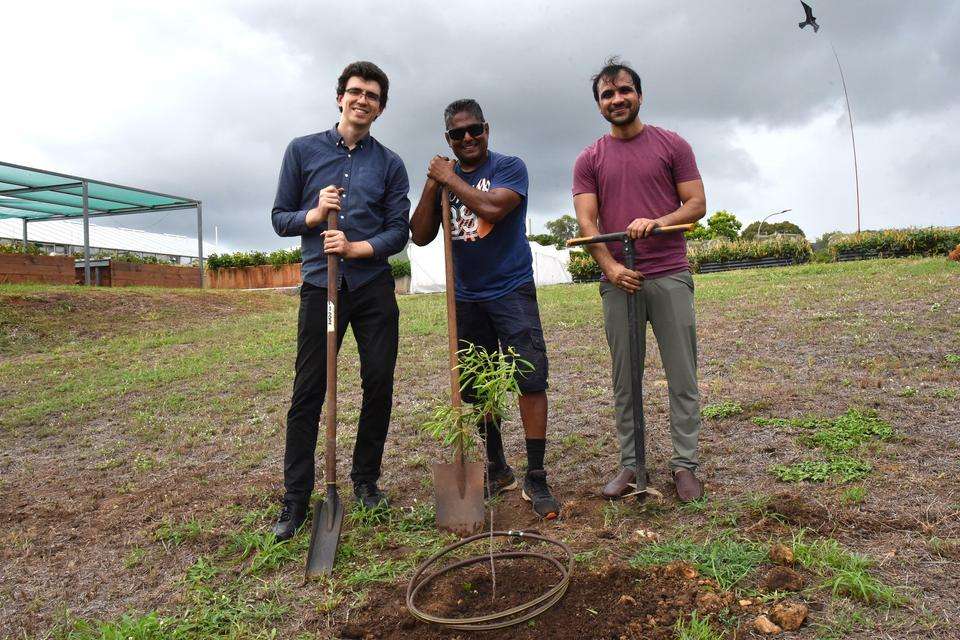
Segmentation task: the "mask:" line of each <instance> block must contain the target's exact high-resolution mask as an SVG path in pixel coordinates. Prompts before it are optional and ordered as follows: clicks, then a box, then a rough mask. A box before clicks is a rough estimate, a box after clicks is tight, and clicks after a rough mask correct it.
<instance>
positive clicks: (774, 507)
mask: <svg viewBox="0 0 960 640" xmlns="http://www.w3.org/2000/svg"><path fill="white" fill-rule="evenodd" d="M767 511H769V512H770V513H772V514H773V515H775V516H778V517H780V518H782V519H783V520H785V521H786V522H787V523H789V524H792V525H794V526H799V527H806V528H808V529H818V530H819V529H822V528H823V527H824V526H829V521H830V514H829V512H828V511H827V508H826V507H824V506H823V505H822V504H820V503H817V502H814V501H813V500H811V499H810V498H807V497H805V496H803V495H801V494H799V493H787V492H784V493H778V494H777V495H775V496H773V498H772V499H771V500H770V503H769V504H768V505H767Z"/></svg>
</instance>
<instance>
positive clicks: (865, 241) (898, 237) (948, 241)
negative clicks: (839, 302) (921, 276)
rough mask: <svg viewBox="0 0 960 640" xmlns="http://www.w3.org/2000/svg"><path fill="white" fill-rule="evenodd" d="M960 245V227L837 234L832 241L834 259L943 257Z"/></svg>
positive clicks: (831, 249) (831, 247) (830, 246)
mask: <svg viewBox="0 0 960 640" xmlns="http://www.w3.org/2000/svg"><path fill="white" fill-rule="evenodd" d="M957 244H960V227H927V228H924V229H887V230H884V231H863V232H861V233H860V234H855V233H850V234H843V235H840V234H837V235H834V236H832V237H831V238H830V243H829V248H830V252H831V253H832V254H833V256H834V257H836V256H837V254H839V253H842V252H848V251H849V252H856V253H864V254H874V253H875V254H878V255H881V256H943V255H947V254H949V253H950V250H951V249H953V248H954V247H955V246H956V245H957Z"/></svg>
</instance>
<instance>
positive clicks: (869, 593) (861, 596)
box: [791, 531, 906, 608]
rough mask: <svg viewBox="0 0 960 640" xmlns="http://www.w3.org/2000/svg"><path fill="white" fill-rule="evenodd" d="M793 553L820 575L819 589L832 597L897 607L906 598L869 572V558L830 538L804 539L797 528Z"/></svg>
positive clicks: (793, 542)
mask: <svg viewBox="0 0 960 640" xmlns="http://www.w3.org/2000/svg"><path fill="white" fill-rule="evenodd" d="M791 546H792V548H793V552H794V555H795V557H796V559H797V562H799V563H800V564H801V565H803V566H804V567H807V568H809V569H811V570H813V571H814V572H816V573H818V574H820V575H821V576H824V582H823V583H822V584H821V587H822V588H825V589H827V590H828V591H830V593H831V594H832V595H834V596H845V597H847V598H851V599H853V600H859V601H861V602H863V603H865V604H868V605H877V606H883V607H887V608H889V607H894V606H900V605H902V604H904V603H905V602H906V598H904V596H903V595H901V594H900V593H899V592H898V591H897V590H896V589H894V588H893V587H891V586H889V585H886V584H884V583H883V582H882V581H881V580H880V579H878V578H877V577H876V576H874V575H872V574H871V573H870V571H869V570H870V568H871V567H873V565H874V563H873V560H871V559H870V558H868V557H866V556H863V555H860V554H858V553H853V552H851V551H848V550H847V549H845V548H844V547H843V546H842V545H841V544H840V543H839V542H837V541H836V540H833V539H831V538H825V539H816V540H811V541H807V539H806V534H805V532H803V531H799V532H798V533H797V534H795V536H794V538H793V541H792V543H791Z"/></svg>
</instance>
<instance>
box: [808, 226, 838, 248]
mask: <svg viewBox="0 0 960 640" xmlns="http://www.w3.org/2000/svg"><path fill="white" fill-rule="evenodd" d="M838 233H840V232H839V231H827V232H826V233H824V234H823V235H822V236H820V237H819V238H817V239H816V241H814V243H813V250H814V251H823V250H824V249H826V248H827V245H828V244H830V238H831V237H833V236H835V235H837V234H838Z"/></svg>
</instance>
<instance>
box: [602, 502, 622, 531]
mask: <svg viewBox="0 0 960 640" xmlns="http://www.w3.org/2000/svg"><path fill="white" fill-rule="evenodd" d="M621 520H623V505H622V503H620V502H616V501H614V500H608V501H607V503H606V504H605V505H603V528H604V529H610V528H612V527H613V525H614V524H617V523H619V522H620V521H621Z"/></svg>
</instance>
